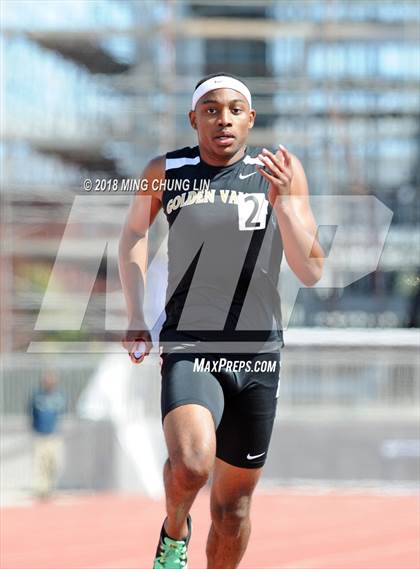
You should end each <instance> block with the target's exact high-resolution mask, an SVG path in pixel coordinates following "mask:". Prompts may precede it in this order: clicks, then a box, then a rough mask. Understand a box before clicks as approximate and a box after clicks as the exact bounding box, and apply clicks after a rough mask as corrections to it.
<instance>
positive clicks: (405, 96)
mask: <svg viewBox="0 0 420 569" xmlns="http://www.w3.org/2000/svg"><path fill="white" fill-rule="evenodd" d="M419 26H420V9H419V4H418V2H416V1H415V0H401V1H400V2H394V1H389V0H383V1H381V2H378V1H377V0H351V1H350V0H308V1H306V0H300V1H299V2H290V1H286V0H273V1H269V0H265V1H260V0H253V2H247V1H245V0H235V1H233V0H232V1H223V2H222V1H221V0H220V1H219V0H212V1H204V0H177V1H175V0H174V1H171V0H155V1H140V0H139V1H136V0H120V1H116V0H91V1H87V0H86V1H84V0H61V1H60V2H55V1H54V0H50V1H48V0H38V1H37V2H32V1H25V0H7V1H5V2H3V3H2V22H1V41H2V59H3V60H2V69H3V90H2V108H1V111H2V113H1V114H2V121H1V143H0V155H1V162H2V188H1V202H2V226H1V231H2V248H1V277H0V279H1V281H0V286H1V298H2V307H1V314H0V316H1V343H2V352H3V354H4V366H3V371H4V372H5V373H4V379H3V383H2V402H1V408H2V411H3V413H5V414H7V415H8V416H9V418H10V421H11V423H10V425H12V424H13V425H16V427H14V428H15V429H16V430H15V431H13V432H15V433H17V435H16V436H17V437H18V438H19V433H20V432H21V427H20V425H21V423H20V419H16V421H17V422H16V423H13V420H14V419H12V417H19V416H20V415H21V414H22V412H23V405H24V401H25V398H26V397H27V396H28V394H29V393H30V391H31V390H32V387H33V383H34V382H36V381H37V380H38V379H39V378H40V377H41V374H42V370H43V368H44V367H48V366H53V367H57V368H58V369H59V370H60V371H61V376H62V381H63V382H64V384H65V388H66V391H67V392H68V394H69V405H70V407H69V408H70V417H71V416H73V414H75V412H76V407H77V404H78V401H79V395H80V393H81V392H82V390H83V389H84V388H85V387H86V385H87V384H88V382H89V380H90V379H91V377H92V374H93V373H94V371H95V370H96V369H97V366H98V364H100V362H101V361H102V357H103V356H102V355H101V353H99V352H100V350H99V352H98V353H96V354H95V353H91V354H84V355H82V356H74V355H71V354H68V353H67V354H64V355H63V354H61V353H60V351H59V349H60V348H59V346H60V344H57V342H63V341H66V342H68V343H70V342H72V341H77V342H83V341H88V343H89V345H90V346H91V351H92V352H95V349H94V348H92V338H97V339H101V331H103V330H104V313H105V305H106V302H105V296H106V294H108V295H114V297H115V299H114V302H113V303H112V311H113V316H114V317H115V322H119V323H121V322H123V321H124V306H123V303H122V298H121V296H119V295H118V291H119V288H120V287H119V282H118V277H117V273H116V271H115V261H116V259H115V251H116V248H115V244H116V242H117V239H118V235H119V231H120V227H121V223H122V220H123V217H124V213H125V208H126V206H127V204H128V202H129V197H127V196H124V195H111V194H110V193H109V192H108V193H102V194H103V195H98V194H99V193H101V192H96V194H95V195H93V194H94V192H92V193H91V194H90V195H91V200H92V201H91V205H90V206H89V211H90V213H89V215H90V217H89V216H88V219H89V220H90V221H89V222H85V223H78V224H77V228H76V230H74V231H73V233H72V235H71V239H69V240H68V241H67V247H66V249H65V251H62V253H61V254H62V257H61V258H62V259H64V261H65V262H64V263H61V265H60V268H59V271H58V274H59V282H58V283H56V315H55V319H56V321H59V320H60V310H61V309H62V308H63V307H66V308H67V309H69V307H70V308H71V306H72V305H73V304H77V303H78V302H79V301H80V298H81V297H82V294H83V291H84V290H85V289H86V287H89V283H90V282H91V279H92V270H94V273H95V275H94V276H95V279H96V280H95V284H94V286H93V289H92V295H91V297H90V301H89V306H88V309H87V312H86V315H85V317H84V320H83V325H82V327H81V329H80V330H79V329H77V330H76V329H75V330H69V329H65V328H64V329H62V330H59V328H60V327H59V326H57V327H56V329H54V330H50V331H48V330H44V331H42V330H41V331H40V330H38V331H34V327H35V323H36V320H37V317H38V313H39V310H40V307H41V303H42V299H43V296H44V293H45V290H46V287H47V284H48V281H49V277H50V273H51V270H52V267H53V265H54V262H55V260H56V256H57V252H58V251H59V246H60V240H61V238H62V235H63V232H64V229H65V226H66V222H67V220H68V217H69V215H70V212H71V208H72V206H73V204H74V199H75V197H76V196H84V197H86V196H87V194H86V192H83V189H82V181H83V180H84V179H85V178H89V179H91V180H95V179H110V180H113V179H121V178H124V177H136V176H138V174H139V172H140V171H141V169H142V167H143V166H144V165H145V163H146V161H147V160H148V159H150V158H151V157H152V156H155V155H156V154H157V153H162V152H165V151H167V150H170V149H175V148H178V147H181V146H185V145H195V143H196V141H195V132H194V131H192V130H191V128H190V126H189V123H188V120H187V113H188V111H189V108H190V98H191V93H192V90H193V88H194V85H195V83H196V82H197V81H198V80H199V79H200V78H201V77H202V76H203V75H205V74H207V73H212V72H215V71H218V70H222V71H226V72H230V73H234V74H236V75H239V76H241V77H243V79H244V80H245V81H246V83H247V84H248V85H249V87H250V90H251V92H252V93H253V96H254V106H255V108H256V110H257V121H256V125H255V128H254V129H253V130H252V131H251V134H250V143H251V144H255V145H261V146H263V145H264V146H268V147H270V146H272V147H276V146H277V145H278V144H279V143H280V142H281V143H283V144H284V145H285V146H287V147H288V148H289V149H290V150H291V151H292V152H294V153H295V154H296V155H297V156H298V157H299V158H300V159H301V161H302V163H303V165H304V167H305V170H306V173H307V177H308V181H309V186H310V191H311V194H313V195H315V196H316V195H357V196H359V195H371V196H376V197H377V198H379V199H380V200H381V201H382V202H383V203H384V204H386V205H387V206H388V207H389V208H390V209H391V210H392V212H393V221H392V225H391V229H390V232H389V235H388V238H387V241H386V244H385V248H384V251H383V254H382V257H381V261H380V265H379V267H378V270H376V271H375V272H372V273H370V274H369V275H367V276H365V277H363V278H361V279H359V280H357V281H356V282H355V283H353V284H352V285H350V286H348V287H346V288H345V289H339V288H331V289H321V288H318V289H317V288H315V289H307V290H301V291H300V293H299V296H298V300H297V303H296V306H295V308H294V311H293V315H292V319H291V322H290V324H289V326H290V336H289V337H290V339H291V340H290V342H289V344H290V351H289V354H290V356H289V362H288V361H287V360H286V367H285V372H284V377H285V379H284V396H283V401H284V405H285V411H284V414H285V415H287V409H289V408H290V409H295V408H296V407H299V408H300V407H301V406H302V405H303V407H304V408H305V409H306V411H305V413H307V407H308V405H309V406H310V407H311V409H312V410H313V411H314V412H315V411H316V410H317V409H325V408H328V409H330V408H333V409H339V410H341V411H342V409H343V408H346V409H350V410H352V411H354V410H357V409H359V408H360V405H361V406H362V408H364V407H363V405H365V406H368V407H369V409H371V408H372V406H373V407H374V408H375V409H382V410H385V411H386V413H388V412H389V410H390V409H393V410H394V411H395V410H398V409H399V410H400V414H399V415H398V417H399V419H398V420H399V421H400V423H401V425H402V426H401V429H400V430H399V431H398V433H397V434H395V433H394V434H392V433H393V430H392V428H393V427H390V426H389V425H388V426H387V425H384V426H383V429H382V431H381V429H379V430H378V433H379V434H378V436H377V437H376V438H375V436H376V435H375V436H373V438H372V443H371V444H372V448H376V449H379V448H381V449H382V451H379V450H377V452H378V453H379V454H378V457H379V455H380V457H381V458H380V459H379V458H378V461H379V462H378V465H379V466H378V465H377V466H378V468H379V470H375V469H374V471H372V472H373V473H372V472H371V473H370V474H368V475H366V476H367V477H368V478H369V477H371V478H372V477H373V478H374V477H375V476H379V474H378V472H379V471H381V469H382V471H383V472H385V470H386V468H385V466H383V464H382V462H381V461H385V463H386V461H387V460H388V458H386V452H388V451H383V448H388V447H389V445H388V447H386V444H388V443H386V441H395V440H396V441H397V443H396V444H397V447H395V448H397V455H398V452H400V451H401V452H402V456H403V457H404V456H405V458H404V460H406V459H407V456H408V459H407V460H408V461H409V466H407V467H406V468H405V467H401V468H402V470H401V473H402V474H400V475H399V477H400V478H404V476H405V477H408V478H410V477H412V476H414V475H413V472H414V471H413V470H412V465H413V463H412V462H410V460H411V459H412V457H413V456H415V455H416V452H417V451H416V450H415V449H416V448H417V447H415V444H414V443H413V444H414V447H415V448H414V447H413V445H412V444H411V443H409V444H408V446H407V445H406V446H404V444H402V446H401V445H400V446H398V444H399V443H398V441H400V442H401V441H404V440H408V439H409V440H411V441H413V440H414V439H415V437H414V435H413V432H414V431H413V429H412V416H413V415H412V413H415V410H416V408H417V405H418V397H419V393H418V381H419V380H418V373H417V372H418V364H419V362H418V358H417V356H416V341H417V339H418V336H415V335H412V334H411V335H410V334H408V335H407V334H406V335H404V334H402V332H401V330H396V329H401V328H409V327H418V326H419V303H420V301H419V294H420V293H419V291H420V273H419V264H420V262H419V243H420V229H419V225H418V219H419V216H418V213H419V212H418V194H417V192H418V187H419V181H420V173H419V163H420V160H419V158H420V126H419V125H420V123H419V108H420V105H419V103H420V93H419V83H420V47H419ZM354 224H355V227H358V220H357V219H355V220H354ZM164 231H165V229H164V220H163V219H158V221H157V223H156V227H155V228H154V235H155V236H156V237H157V238H158V239H159V236H161V235H163V233H164ZM362 241H363V239H362ZM104 243H108V246H106V245H105V249H104ZM153 243H154V242H153V240H151V248H152V252H153V247H154V244H153ZM101 247H102V248H103V255H102V254H101V256H99V258H98V250H101ZM359 255H360V263H361V266H363V263H364V257H363V247H362V248H359ZM92 267H93V268H92ZM295 327H298V328H299V329H301V328H302V327H305V328H306V327H317V328H318V327H323V328H325V329H330V330H324V331H322V330H321V331H320V330H314V331H313V333H314V336H311V337H310V338H312V340H310V339H309V340H298V338H302V335H301V333H300V332H299V334H297V335H296V336H293V328H295ZM115 328H118V326H115ZM339 328H341V329H343V330H344V329H345V333H344V336H343V335H341V336H340V334H339V331H337V329H339ZM352 328H354V329H355V330H354V334H351V333H350V334H348V332H349V330H351V329H352ZM360 328H366V331H365V332H361V331H360ZM379 328H381V329H388V332H387V333H386V334H385V335H382V331H381V333H379V332H378V329H379ZM316 334H318V335H319V334H320V335H319V336H316ZM294 337H295V338H296V340H294V339H293V338H294ZM305 337H306V336H305ZM317 337H318V338H319V339H318V340H316V342H319V346H321V347H320V348H319V350H318V348H316V353H317V354H318V355H319V358H320V359H319V362H318V363H317V365H313V364H312V365H311V364H310V361H313V360H311V354H312V355H313V352H312V351H311V350H313V349H314V342H313V338H317ZM343 337H345V339H344V340H342V341H341V340H340V341H338V343H337V338H343ZM378 338H379V339H378ZM30 342H35V343H38V344H39V343H42V342H43V343H44V345H45V346H50V348H46V349H44V350H42V351H43V352H44V353H43V354H42V355H36V354H33V353H32V354H25V353H24V352H25V351H26V349H27V348H28V346H29V345H30ZM46 342H49V344H46ZM316 342H315V343H316ZM340 342H341V343H340ZM342 342H344V344H343V343H342ZM343 345H345V349H343V348H342V346H343ZM57 346H58V347H57ZM340 346H341V348H340ZM363 349H365V350H366V351H365V352H363V354H362V356H360V350H363ZM299 350H300V351H299ZM302 350H304V352H302ZM75 351H76V352H77V348H75ZM51 352H55V353H54V354H53V355H51ZM321 352H322V357H321ZM302 353H304V354H306V355H304V356H302ZM293 354H295V355H293ZM355 360H357V361H355ZM349 361H350V362H351V365H350V364H349ZM127 373H129V372H127ZM130 373H131V372H130ZM137 379H138V378H137ZM133 381H135V379H133ZM142 389H143V388H142ZM140 391H141V390H140ZM152 392H153V393H152ZM130 393H131V392H130ZM136 393H137V396H136V397H137V398H138V400H140V399H141V400H142V401H144V400H146V401H149V399H150V398H151V397H152V396H153V395H154V396H156V397H158V393H157V391H156V392H155V388H153V389H151V390H150V391H148V392H147V393H143V391H141V393H140V392H137V391H136ZM135 399H136V398H135ZM148 405H149V404H148ZM150 405H151V406H150ZM150 405H149V407H147V408H148V409H149V410H150V409H154V411H153V413H154V415H153V416H154V417H156V416H157V413H158V411H157V409H156V408H155V407H156V405H154V406H153V405H152V404H151V403H150ZM341 411H340V412H341ZM410 413H411V415H410ZM408 416H410V417H411V418H410V419H407V417H408ZM321 417H324V415H322V414H321ZM407 421H408V423H407ZM410 421H411V422H410ZM361 425H362V424H361ZM393 425H394V427H395V425H396V423H395V422H394V423H393ZM407 425H408V426H407ZM410 425H411V426H410ZM326 428H327V427H326ZM363 428H364V427H363V425H362V427H361V429H362V430H363ZM12 430H13V429H12ZM338 431H339V430H336V432H338ZM413 437H414V438H413ZM384 441H385V442H384ZM10 444H11V445H12V447H11V448H15V447H14V446H13V444H12V443H10ZM337 444H338V443H337ZM384 444H385V447H383V445H384ZM389 444H391V447H392V444H393V443H389ZM410 444H411V446H410ZM375 445H376V446H375ZM378 445H379V446H378ZM381 445H382V446H381ZM394 446H395V445H394ZM391 447H389V448H391ZM22 448H23V447H22ZM389 448H388V450H389ZM395 448H394V447H392V449H394V450H395ZM413 448H414V450H413ZM398 449H399V450H398ZM401 449H402V450H401ZM404 449H405V450H404ZM407 449H408V450H407ZM410 449H411V450H410ZM8 452H9V451H8ZM10 452H11V453H12V454H11V455H13V456H15V457H16V456H18V454H19V453H17V451H16V450H14V451H13V450H12V451H10ZM13 452H14V453H15V454H13ZM127 452H128V451H127ZM375 452H376V451H375ZM381 452H382V454H380V453H381ZM384 452H385V454H383V453H384ZM390 452H391V451H390ZM392 452H394V451H392ZM392 452H391V454H392ZM413 452H414V455H413ZM404 453H405V455H404ZM407 453H408V455H407ZM410 453H411V454H410ZM384 457H385V458H384ZM410 457H411V458H410ZM16 464H17V463H16ZM19 464H21V463H19ZM404 464H405V463H404ZM380 465H382V466H380ZM410 465H411V466H410ZM16 468H17V466H16ZM19 468H20V467H19ZM384 469H385V470H384ZM410 469H411V470H410ZM274 470H275V468H274ZM298 471H299V468H298V467H297V469H296V472H298ZM309 471H310V469H309V470H308V472H309ZM273 472H274V471H273ZM296 472H295V473H294V474H293V476H296V475H297V474H296ZM311 472H312V471H311ZM387 472H388V474H386V475H385V474H384V477H385V478H387V477H388V479H392V476H393V475H391V474H389V472H390V471H387ZM289 475H290V476H292V474H290V473H289V474H287V476H289ZM312 475H314V473H313V472H312V474H311V475H309V474H308V476H309V477H310V476H312ZM273 476H274V474H273ZM276 476H277V477H282V476H284V477H286V473H283V474H281V473H279V472H277V474H276ZM323 476H324V474H323ZM313 477H315V475H314V476H313ZM379 477H380V476H379Z"/></svg>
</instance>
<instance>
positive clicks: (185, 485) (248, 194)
mask: <svg viewBox="0 0 420 569" xmlns="http://www.w3.org/2000/svg"><path fill="white" fill-rule="evenodd" d="M189 119H190V123H191V126H192V128H193V129H195V130H196V131H197V136H198V146H195V147H194V148H190V147H186V148H182V149H180V150H175V151H173V152H168V153H167V154H166V155H165V156H159V157H157V158H154V159H153V160H151V161H150V163H149V164H148V165H147V166H146V168H145V170H144V172H143V175H142V177H143V181H144V180H146V181H147V183H148V187H149V189H148V190H147V191H144V192H142V193H141V194H139V195H136V197H135V198H134V200H133V203H132V205H131V209H130V211H129V213H128V217H127V220H126V222H125V225H124V228H123V232H122V236H121V241H120V274H121V281H122V285H123V290H124V293H125V297H126V302H127V308H128V318H129V326H128V332H127V334H126V337H125V340H124V346H125V347H126V349H127V350H128V352H129V354H130V357H131V359H132V360H133V362H136V361H137V360H136V359H135V357H134V350H135V348H134V346H135V345H136V342H138V341H140V340H143V341H145V342H146V345H147V351H149V349H150V347H151V339H150V334H149V332H148V329H147V326H146V324H145V322H144V318H143V311H142V296H143V295H142V292H143V288H144V285H143V283H144V280H143V281H142V280H141V277H144V275H143V273H144V266H145V262H144V259H142V258H141V254H140V252H141V248H142V247H141V244H140V243H141V241H142V240H143V243H145V236H146V233H147V230H148V228H149V226H150V225H151V224H152V223H153V220H154V219H155V218H156V215H157V214H158V212H159V210H160V209H163V212H164V214H165V216H166V218H167V220H168V223H169V228H170V229H169V239H168V263H169V264H168V287H167V295H166V309H165V310H166V320H165V323H164V324H163V327H162V330H161V333H160V344H161V350H162V351H163V354H162V398H161V403H162V419H163V429H164V434H165V439H166V444H167V447H168V455H169V458H168V460H167V462H166V464H165V468H164V483H165V491H166V509H167V517H166V519H165V520H164V523H163V526H162V529H161V533H160V538H159V543H158V547H157V552H156V557H155V561H154V565H153V567H154V569H178V568H186V567H187V547H188V543H189V540H190V537H191V518H190V516H189V511H190V508H191V506H192V504H193V502H194V499H195V497H196V495H197V493H198V491H199V490H200V488H202V487H203V485H204V484H205V483H206V481H207V479H208V478H209V476H210V474H212V483H211V521H212V524H211V528H210V533H209V536H208V541H207V569H235V568H237V567H238V565H239V563H240V561H241V559H242V557H243V555H244V553H245V550H246V547H247V544H248V540H249V536H250V530H251V525H250V504H251V497H252V493H253V491H254V488H255V486H256V484H257V482H258V480H259V478H260V476H261V471H262V467H263V465H264V463H265V460H266V457H267V451H268V445H269V441H270V437H271V432H272V428H273V422H274V417H275V413H276V405H277V400H276V397H277V391H278V383H279V365H280V356H279V353H280V347H281V346H282V332H281V320H280V318H281V315H280V310H279V298H278V294H277V281H278V277H279V268H280V262H281V258H282V254H283V251H284V253H285V255H286V258H287V261H288V264H289V266H290V267H291V269H292V270H293V271H294V273H295V274H296V275H297V277H298V278H299V279H300V280H301V281H302V282H303V283H304V284H305V285H313V284H314V283H315V282H317V281H318V280H319V278H320V277H321V273H322V265H323V252H322V249H321V247H320V245H319V243H318V241H317V238H316V232H317V227H316V223H315V221H314V217H313V215H312V212H311V209H310V205H309V198H308V186H307V182H306V177H305V173H304V170H303V168H302V165H301V163H300V162H299V160H298V159H297V158H296V157H295V156H294V155H292V154H291V153H289V152H288V151H287V150H286V149H285V148H284V147H283V146H280V147H279V148H278V149H277V150H276V151H275V152H270V151H269V150H267V149H265V148H264V149H255V148H251V147H249V146H247V136H248V131H249V129H251V128H252V127H253V124H254V120H255V110H253V109H252V103H251V94H250V92H249V89H248V88H247V87H246V85H245V84H244V83H243V82H242V81H240V80H239V79H237V78H235V77H233V76H231V75H229V74H227V73H218V74H213V75H209V76H207V77H205V78H204V79H202V80H201V81H200V82H199V83H198V84H197V86H196V88H195V91H194V94H193V97H192V110H191V111H190V113H189ZM162 181H164V182H165V184H166V185H164V184H163V183H162V184H161V183H160V182H162ZM180 181H181V182H182V184H179V185H178V187H177V188H176V185H175V182H180ZM156 182H158V183H156ZM153 183H154V184H153ZM206 184H207V185H206ZM152 187H153V188H154V189H155V190H156V189H160V191H153V189H151V188H152ZM174 188H175V189H174ZM145 197H148V199H145ZM146 204H147V205H146ZM149 204H151V205H150V207H149Z"/></svg>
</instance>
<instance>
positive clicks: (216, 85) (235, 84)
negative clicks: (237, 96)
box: [191, 75, 252, 111]
mask: <svg viewBox="0 0 420 569" xmlns="http://www.w3.org/2000/svg"><path fill="white" fill-rule="evenodd" d="M214 89H234V90H235V91H238V92H239V93H241V94H242V95H243V96H244V97H245V99H246V100H247V101H248V104H249V106H250V107H251V106H252V105H251V93H250V92H249V89H248V87H247V86H246V85H245V84H244V83H242V81H239V80H238V79H234V78H233V77H226V76H225V75H219V76H218V77H212V78H211V79H207V81H204V83H201V85H199V86H198V87H197V89H196V90H195V91H194V93H193V96H192V105H191V108H192V110H193V111H194V110H195V106H196V104H197V101H198V100H199V99H201V97H202V96H203V95H205V94H206V93H208V92H209V91H213V90H214Z"/></svg>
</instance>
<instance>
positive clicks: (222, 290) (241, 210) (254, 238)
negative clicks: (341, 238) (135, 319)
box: [160, 146, 283, 353]
mask: <svg viewBox="0 0 420 569" xmlns="http://www.w3.org/2000/svg"><path fill="white" fill-rule="evenodd" d="M259 152H260V150H259V149H257V148H253V147H246V149H245V154H244V157H243V158H241V159H240V160H238V161H237V162H235V163H234V164H232V165H230V166H225V167H218V166H211V165H209V164H206V163H205V162H203V161H202V160H201V158H200V152H199V147H198V146H195V147H185V148H182V149H179V150H175V151H173V152H168V153H167V154H166V166H165V184H166V186H165V191H164V192H163V198H162V205H163V210H164V213H165V215H166V218H167V220H168V223H169V227H170V229H169V237H168V286H167V293H166V308H165V311H166V320H165V322H164V324H163V327H162V330H161V333H160V342H161V345H162V346H163V350H164V351H169V352H170V351H171V350H172V348H171V346H172V347H173V346H174V345H175V344H176V343H177V342H178V343H179V347H180V348H181V349H182V344H183V342H185V343H187V344H188V345H190V346H191V345H192V344H194V343H196V342H200V343H201V342H205V343H206V342H210V343H213V345H220V349H219V350H216V351H220V352H226V351H229V348H228V347H227V346H229V345H232V346H233V345H235V346H236V348H235V349H234V350H233V351H235V352H238V351H240V350H238V349H237V347H238V346H239V345H242V346H245V347H244V348H243V351H247V352H248V353H267V352H274V351H277V350H278V349H279V347H280V346H281V345H282V344H283V334H282V326H281V311H280V298H279V295H278V292H277V284H278V279H279V270H280V263H281V259H282V254H283V246H282V241H281V235H280V231H279V228H278V225H277V220H276V217H275V214H274V212H273V210H272V207H271V205H270V204H269V202H268V201H267V198H266V196H267V191H268V182H267V181H266V180H265V179H264V178H263V176H261V174H259V173H258V171H257V170H256V168H255V166H256V164H258V159H257V155H258V153H259ZM165 345H166V346H169V347H165ZM246 346H248V347H249V349H248V348H246ZM177 349H179V348H177Z"/></svg>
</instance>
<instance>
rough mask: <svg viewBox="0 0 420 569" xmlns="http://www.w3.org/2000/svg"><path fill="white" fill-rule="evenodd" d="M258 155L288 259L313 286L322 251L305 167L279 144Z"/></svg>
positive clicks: (298, 274) (296, 271)
mask: <svg viewBox="0 0 420 569" xmlns="http://www.w3.org/2000/svg"><path fill="white" fill-rule="evenodd" d="M260 156H261V157H262V161H263V162H264V166H265V167H266V169H267V170H268V171H269V173H267V172H264V171H263V170H262V169H261V168H258V170H259V172H260V174H261V175H262V176H264V177H265V178H266V179H267V180H268V181H269V182H270V189H269V199H270V202H271V203H272V205H273V207H274V210H275V212H276V216H277V220H278V223H279V227H280V232H281V237H282V241H283V248H284V254H285V256H286V259H287V262H288V264H289V267H290V268H291V269H292V271H293V272H294V273H295V275H296V276H297V277H298V278H299V280H300V281H301V282H302V283H303V284H304V285H306V286H312V285H314V284H315V283H317V282H318V281H319V280H320V278H321V277H322V271H323V265H324V257H325V254H324V251H323V250H322V247H321V245H320V244H319V242H318V238H317V224H316V221H315V219H314V215H313V213H312V209H311V206H310V202H309V191H308V182H307V180H306V175H305V171H304V169H303V166H302V164H301V162H300V160H299V159H298V158H297V157H296V156H295V155H294V154H292V153H290V152H288V151H287V150H286V149H285V148H284V147H282V146H280V147H279V150H278V151H277V152H276V154H273V153H271V152H269V151H266V150H265V149H264V150H263V152H262V154H261V155H260Z"/></svg>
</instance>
